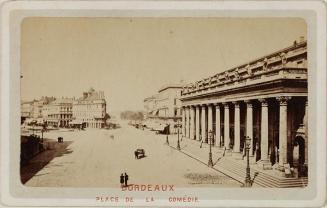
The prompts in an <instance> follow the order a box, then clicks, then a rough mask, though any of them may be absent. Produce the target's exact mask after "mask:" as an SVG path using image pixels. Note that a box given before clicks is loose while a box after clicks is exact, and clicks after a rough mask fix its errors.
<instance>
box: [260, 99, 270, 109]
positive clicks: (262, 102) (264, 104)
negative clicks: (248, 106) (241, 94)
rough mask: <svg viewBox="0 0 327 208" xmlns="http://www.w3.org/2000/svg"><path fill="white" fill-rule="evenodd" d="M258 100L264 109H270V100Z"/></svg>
mask: <svg viewBox="0 0 327 208" xmlns="http://www.w3.org/2000/svg"><path fill="white" fill-rule="evenodd" d="M258 100H259V102H261V106H262V107H268V100H267V99H266V98H260V99H258Z"/></svg>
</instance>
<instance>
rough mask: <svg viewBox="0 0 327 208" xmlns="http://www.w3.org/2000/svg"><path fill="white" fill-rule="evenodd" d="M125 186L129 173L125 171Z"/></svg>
mask: <svg viewBox="0 0 327 208" xmlns="http://www.w3.org/2000/svg"><path fill="white" fill-rule="evenodd" d="M124 179H125V186H126V187H127V181H128V175H127V174H126V173H125V178H124Z"/></svg>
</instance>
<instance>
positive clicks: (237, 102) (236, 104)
mask: <svg viewBox="0 0 327 208" xmlns="http://www.w3.org/2000/svg"><path fill="white" fill-rule="evenodd" d="M232 103H233V104H234V106H235V108H239V107H240V102H239V101H233V102H232Z"/></svg>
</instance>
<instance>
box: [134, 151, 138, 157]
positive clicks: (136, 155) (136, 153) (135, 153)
mask: <svg viewBox="0 0 327 208" xmlns="http://www.w3.org/2000/svg"><path fill="white" fill-rule="evenodd" d="M134 155H135V159H139V157H138V152H137V151H134Z"/></svg>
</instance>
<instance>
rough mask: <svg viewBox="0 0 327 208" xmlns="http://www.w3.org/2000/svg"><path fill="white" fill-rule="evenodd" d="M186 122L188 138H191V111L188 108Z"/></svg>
mask: <svg viewBox="0 0 327 208" xmlns="http://www.w3.org/2000/svg"><path fill="white" fill-rule="evenodd" d="M185 115H186V118H185V122H186V125H185V126H186V137H187V138H190V111H189V107H186V109H185Z"/></svg>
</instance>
